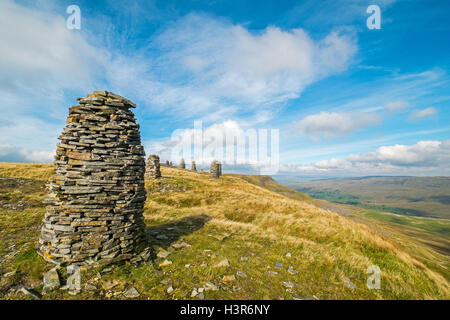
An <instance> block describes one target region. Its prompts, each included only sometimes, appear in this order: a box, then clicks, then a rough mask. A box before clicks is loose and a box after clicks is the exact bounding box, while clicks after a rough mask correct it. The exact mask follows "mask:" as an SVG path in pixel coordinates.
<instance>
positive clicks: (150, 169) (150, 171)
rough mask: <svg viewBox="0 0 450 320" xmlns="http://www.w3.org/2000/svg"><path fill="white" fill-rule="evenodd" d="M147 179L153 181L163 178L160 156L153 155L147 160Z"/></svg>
mask: <svg viewBox="0 0 450 320" xmlns="http://www.w3.org/2000/svg"><path fill="white" fill-rule="evenodd" d="M146 173H147V177H149V178H151V179H157V178H161V169H160V164H159V156H158V155H156V154H152V155H150V156H149V157H148V160H147V170H146Z"/></svg>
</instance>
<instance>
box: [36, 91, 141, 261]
mask: <svg viewBox="0 0 450 320" xmlns="http://www.w3.org/2000/svg"><path fill="white" fill-rule="evenodd" d="M78 100H79V104H78V105H75V106H73V107H72V108H70V109H69V117H68V118H67V121H66V127H65V128H64V130H63V132H62V134H61V135H60V136H59V140H60V143H58V144H57V149H56V156H55V161H54V164H55V166H56V173H55V175H54V176H53V177H52V179H51V182H50V183H49V185H48V189H49V197H48V198H47V200H46V203H47V204H48V206H47V212H46V214H45V217H44V219H43V223H42V230H41V234H40V238H39V244H40V248H39V251H38V252H39V253H40V254H41V255H42V256H43V257H44V259H46V260H47V261H50V262H53V263H57V264H60V263H68V264H71V263H75V264H80V265H81V264H90V263H97V262H98V263H112V262H117V261H120V260H129V259H131V261H133V259H136V257H134V255H135V254H136V253H137V252H138V251H140V248H141V244H143V242H144V239H145V224H144V217H143V208H144V202H145V199H146V191H145V187H144V173H145V154H144V148H143V147H142V145H141V137H140V132H139V125H138V124H137V123H136V119H135V118H134V114H133V112H131V111H130V110H129V109H130V108H135V107H136V105H135V104H134V103H132V102H131V101H129V100H128V99H125V98H123V97H121V96H119V95H116V94H114V93H111V92H107V91H94V93H92V94H89V95H88V96H87V97H85V98H78Z"/></svg>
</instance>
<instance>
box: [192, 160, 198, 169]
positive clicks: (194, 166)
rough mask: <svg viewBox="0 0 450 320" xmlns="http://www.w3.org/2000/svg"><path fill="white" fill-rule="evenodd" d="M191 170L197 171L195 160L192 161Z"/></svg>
mask: <svg viewBox="0 0 450 320" xmlns="http://www.w3.org/2000/svg"><path fill="white" fill-rule="evenodd" d="M191 170H192V171H197V166H196V165H195V161H192V165H191Z"/></svg>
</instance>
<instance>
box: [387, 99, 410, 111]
mask: <svg viewBox="0 0 450 320" xmlns="http://www.w3.org/2000/svg"><path fill="white" fill-rule="evenodd" d="M386 107H387V109H388V111H389V112H390V113H396V112H399V111H402V110H405V109H407V108H409V107H410V103H409V102H406V101H395V102H388V103H387V104H386Z"/></svg>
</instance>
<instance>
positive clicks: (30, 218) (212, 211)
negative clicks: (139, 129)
mask: <svg viewBox="0 0 450 320" xmlns="http://www.w3.org/2000/svg"><path fill="white" fill-rule="evenodd" d="M53 170H54V168H53V166H52V165H39V164H11V163H1V164H0V275H2V276H1V280H0V298H1V299H15V298H24V296H22V295H21V294H20V293H17V292H16V291H15V290H14V288H16V287H17V286H18V285H26V286H28V287H30V288H32V289H34V290H35V291H36V292H42V276H43V274H44V273H45V272H46V271H48V270H50V269H51V268H52V267H53V266H52V265H50V264H48V263H46V262H44V261H43V260H42V258H41V257H39V256H38V255H37V253H36V249H35V244H36V240H37V238H38V235H39V226H40V223H41V220H42V217H43V215H44V213H45V206H44V205H43V204H42V200H43V199H44V198H45V196H46V191H45V188H44V186H45V183H46V181H47V180H48V179H49V177H50V176H51V175H52V173H53ZM161 171H162V175H163V178H161V179H157V180H148V181H146V189H147V192H148V195H147V202H146V206H145V211H144V215H145V218H146V224H147V235H148V241H149V245H150V246H151V247H152V248H153V255H152V259H151V261H149V262H148V263H142V264H140V265H137V266H135V265H129V264H123V265H117V266H103V267H100V266H91V267H87V268H83V270H82V283H83V290H82V291H81V293H79V294H78V295H75V296H72V295H71V294H69V293H68V292H67V291H66V290H56V291H53V292H50V293H48V294H46V295H44V296H43V298H44V299H74V298H75V299H123V298H126V295H125V292H127V291H126V290H127V289H129V288H130V287H133V288H135V289H136V290H137V291H138V292H139V296H138V297H137V298H139V299H203V298H204V299H449V298H450V289H449V283H448V279H446V277H445V275H443V273H444V274H445V270H446V266H447V265H448V260H445V258H444V261H442V269H439V268H438V267H434V264H431V266H430V265H429V264H428V263H426V262H424V261H425V260H423V259H422V258H423V257H424V256H425V255H427V254H428V252H429V251H428V248H427V247H426V246H425V245H424V244H422V243H419V242H417V243H414V248H406V247H405V246H404V244H403V242H402V241H404V239H407V238H406V237H407V236H406V235H401V239H400V240H399V239H397V238H396V237H397V233H395V236H392V235H391V234H389V231H388V229H383V226H382V225H381V223H380V224H379V225H377V226H376V227H375V228H374V227H373V226H372V225H370V224H368V223H366V222H365V221H357V220H356V219H354V218H353V217H346V216H345V215H344V214H342V213H341V214H337V213H335V212H333V211H332V210H330V208H328V209H326V208H324V207H325V205H324V206H323V208H321V207H320V206H319V205H317V203H315V201H316V200H314V199H311V198H310V197H308V196H305V195H302V194H301V193H297V192H295V191H291V190H288V188H286V187H283V186H280V185H278V184H277V183H276V182H275V181H273V180H272V179H270V178H264V177H254V176H253V177H252V176H236V175H224V176H222V177H221V178H220V179H211V178H210V177H209V175H208V174H207V173H202V172H191V171H188V170H183V169H178V168H172V167H161ZM249 181H251V182H252V183H250V182H249ZM258 184H259V185H258ZM286 195H288V196H290V197H287V196H286ZM350 215H351V214H349V216H350ZM377 228H381V231H382V232H380V230H377ZM384 230H386V231H384ZM418 250H419V251H420V250H422V251H420V252H422V253H421V254H416V255H414V254H412V253H415V252H417V251H418ZM427 257H428V258H430V256H427ZM437 257H439V258H442V256H441V255H439V256H436V258H437ZM431 260H432V259H431V258H430V261H431ZM433 261H435V260H433ZM372 265H376V266H378V267H379V268H380V269H381V272H382V274H381V289H380V290H375V289H374V290H371V289H369V288H368V287H367V286H366V281H367V278H368V276H369V275H368V274H367V273H366V271H367V269H368V267H370V266H372ZM59 272H60V275H61V277H62V278H63V279H66V278H67V275H66V273H65V272H66V271H65V269H64V268H62V269H61V270H59Z"/></svg>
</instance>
